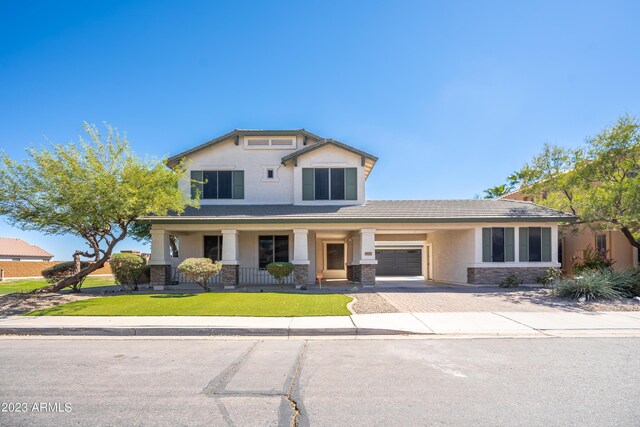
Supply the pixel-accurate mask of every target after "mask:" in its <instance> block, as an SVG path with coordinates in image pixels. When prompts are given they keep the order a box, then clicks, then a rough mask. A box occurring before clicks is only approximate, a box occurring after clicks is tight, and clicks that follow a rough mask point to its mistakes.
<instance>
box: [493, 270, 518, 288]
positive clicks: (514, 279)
mask: <svg viewBox="0 0 640 427" xmlns="http://www.w3.org/2000/svg"><path fill="white" fill-rule="evenodd" d="M521 284H522V280H520V278H519V277H518V276H516V275H515V274H513V273H511V274H510V275H509V276H507V278H505V279H504V280H502V281H501V282H500V283H499V284H498V285H499V286H500V287H501V288H517V287H518V286H520V285H521Z"/></svg>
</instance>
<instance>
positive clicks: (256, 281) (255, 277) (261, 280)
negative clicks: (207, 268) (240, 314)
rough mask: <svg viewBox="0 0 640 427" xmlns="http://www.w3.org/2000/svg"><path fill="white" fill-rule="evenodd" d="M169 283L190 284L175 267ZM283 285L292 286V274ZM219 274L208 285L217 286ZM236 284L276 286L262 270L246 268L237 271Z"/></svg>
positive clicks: (265, 271)
mask: <svg viewBox="0 0 640 427" xmlns="http://www.w3.org/2000/svg"><path fill="white" fill-rule="evenodd" d="M171 283H172V284H174V285H178V284H185V283H192V282H191V281H189V280H188V279H187V278H186V277H184V275H182V274H181V273H180V272H179V271H178V268H177V267H171ZM282 283H283V284H284V285H293V273H292V274H290V275H289V276H287V277H286V278H285V279H284V281H283V282H282ZM219 284H221V281H220V274H218V275H216V276H215V277H214V278H213V279H210V280H209V285H219ZM238 284H240V285H277V284H278V281H277V280H276V279H274V278H273V277H272V276H271V275H270V274H269V272H268V271H267V270H266V269H264V268H246V267H240V268H239V269H238Z"/></svg>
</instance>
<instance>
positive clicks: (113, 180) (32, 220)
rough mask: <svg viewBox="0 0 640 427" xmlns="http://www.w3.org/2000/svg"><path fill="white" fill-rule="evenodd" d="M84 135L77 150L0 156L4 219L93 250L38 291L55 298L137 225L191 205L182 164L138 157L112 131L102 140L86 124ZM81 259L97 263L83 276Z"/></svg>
mask: <svg viewBox="0 0 640 427" xmlns="http://www.w3.org/2000/svg"><path fill="white" fill-rule="evenodd" d="M83 129H84V131H85V132H86V134H87V137H85V138H83V137H80V139H79V142H78V143H69V144H66V145H54V144H52V145H50V146H48V147H40V148H29V149H27V153H28V158H27V160H24V161H22V162H18V161H15V160H12V159H11V158H9V156H8V155H7V154H6V153H3V154H2V156H1V157H0V215H3V216H4V217H5V218H6V219H7V220H8V222H9V223H11V224H12V225H15V226H17V227H20V228H22V229H25V230H36V231H40V232H44V233H47V234H54V235H67V234H73V235H76V236H80V237H81V238H83V239H84V240H85V242H86V244H87V246H88V248H87V249H85V250H77V251H76V252H75V253H74V254H73V257H74V260H75V261H76V265H77V266H78V268H77V270H76V273H75V274H73V275H72V276H71V277H68V278H65V279H63V280H61V281H59V282H58V283H55V284H53V285H51V286H48V287H45V288H41V289H40V290H39V291H40V292H56V291H58V290H60V289H62V288H64V287H67V286H70V285H72V284H75V283H78V282H79V281H81V280H82V279H83V278H84V277H85V276H87V275H88V274H90V273H91V272H92V271H95V270H97V269H98V268H100V267H102V266H103V265H104V264H105V262H107V261H108V260H109V258H110V256H111V254H112V253H113V250H114V248H115V246H116V245H117V244H118V243H119V242H121V241H122V240H123V239H124V238H125V237H127V235H128V234H129V233H131V231H132V228H133V227H134V224H135V221H136V219H137V218H139V217H141V216H145V215H154V214H155V215H164V214H166V213H167V212H169V211H173V212H177V213H181V212H183V211H184V208H185V207H186V206H187V205H188V204H190V203H192V202H191V201H190V200H189V199H188V198H187V196H186V195H185V193H184V192H183V191H182V190H180V189H179V188H178V180H179V179H180V178H181V177H182V176H184V173H185V171H184V168H183V167H182V166H181V165H179V166H178V167H174V168H172V169H170V168H168V167H166V162H164V161H160V160H157V159H149V160H142V159H140V158H138V157H137V156H136V155H135V154H134V153H133V152H132V151H131V149H130V148H129V144H128V141H127V139H126V137H124V136H123V135H120V134H119V133H118V131H117V130H116V129H114V128H112V127H111V126H106V132H105V133H104V134H102V133H100V132H99V130H98V128H97V127H96V126H94V125H89V124H88V123H85V124H84V126H83ZM80 257H85V258H89V259H91V260H92V262H91V263H90V264H89V265H88V266H87V267H86V268H83V269H80Z"/></svg>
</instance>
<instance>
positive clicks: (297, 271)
mask: <svg viewBox="0 0 640 427" xmlns="http://www.w3.org/2000/svg"><path fill="white" fill-rule="evenodd" d="M308 281H309V265H308V264H294V265H293V284H294V285H296V289H303V288H306V286H307V282H308Z"/></svg>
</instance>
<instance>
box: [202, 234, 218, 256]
mask: <svg viewBox="0 0 640 427" xmlns="http://www.w3.org/2000/svg"><path fill="white" fill-rule="evenodd" d="M204 257H205V258H209V259H211V261H220V260H221V259H222V236H204Z"/></svg>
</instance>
